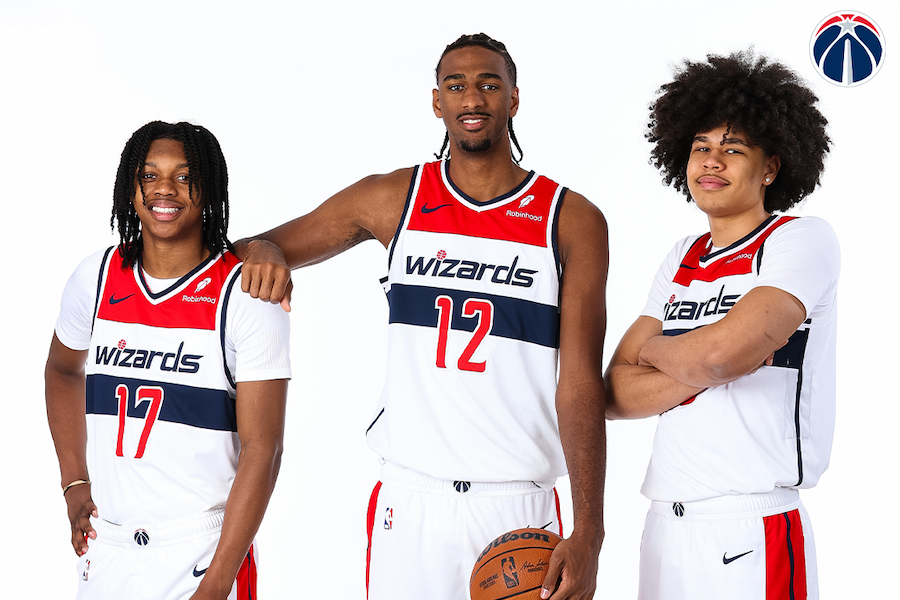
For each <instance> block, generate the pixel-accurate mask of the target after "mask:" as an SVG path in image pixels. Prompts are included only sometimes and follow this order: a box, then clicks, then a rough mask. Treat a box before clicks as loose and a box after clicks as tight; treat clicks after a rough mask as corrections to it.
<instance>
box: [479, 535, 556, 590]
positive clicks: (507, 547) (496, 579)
mask: <svg viewBox="0 0 900 600" xmlns="http://www.w3.org/2000/svg"><path fill="white" fill-rule="evenodd" d="M561 541H562V538H561V537H559V536H558V535H556V534H555V533H552V532H550V531H547V530H546V529H534V528H528V529H516V530H515V531H510V532H508V533H504V534H503V535H501V536H500V537H498V538H497V539H495V540H494V541H492V542H491V543H490V544H488V545H487V548H485V549H484V550H483V551H482V553H481V555H480V556H479V557H478V560H477V561H475V567H474V568H473V569H472V577H471V578H470V579H469V595H470V596H471V597H472V600H504V599H505V598H515V599H516V600H539V598H540V597H541V585H542V584H543V583H544V575H545V574H546V573H547V569H548V568H550V554H551V553H552V552H553V549H554V548H555V547H556V545H557V544H558V543H559V542H561Z"/></svg>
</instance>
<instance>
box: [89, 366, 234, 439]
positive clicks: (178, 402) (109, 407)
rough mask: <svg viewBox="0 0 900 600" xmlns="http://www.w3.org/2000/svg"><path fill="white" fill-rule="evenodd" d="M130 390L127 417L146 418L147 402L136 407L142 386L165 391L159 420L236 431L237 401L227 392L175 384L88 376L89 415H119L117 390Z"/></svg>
mask: <svg viewBox="0 0 900 600" xmlns="http://www.w3.org/2000/svg"><path fill="white" fill-rule="evenodd" d="M122 384H124V385H125V386H127V387H128V409H127V411H126V414H127V416H129V417H136V418H139V419H143V418H146V416H147V409H148V408H149V406H150V402H149V401H148V400H144V401H143V402H141V403H139V404H138V403H137V402H136V400H137V389H138V387H140V386H156V387H161V388H163V401H162V406H161V407H160V411H159V415H158V416H157V420H159V421H167V422H169V423H181V424H183V425H190V426H192V427H200V428H202V429H213V430H216V431H237V417H236V415H235V406H234V399H232V398H231V396H229V395H228V392H226V391H224V390H211V389H208V388H198V387H192V386H189V385H179V384H176V383H163V382H159V381H150V380H145V379H132V378H129V377H113V376H111V375H88V377H87V388H86V391H87V394H86V396H87V402H86V412H87V414H93V415H118V414H119V398H118V396H117V395H116V388H117V387H118V386H119V385H122Z"/></svg>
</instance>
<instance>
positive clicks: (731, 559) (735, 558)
mask: <svg viewBox="0 0 900 600" xmlns="http://www.w3.org/2000/svg"><path fill="white" fill-rule="evenodd" d="M751 552H753V550H747V551H746V552H744V553H743V554H738V555H737V556H732V557H731V558H726V557H725V554H728V553H727V552H726V553H725V554H723V555H722V564H726V565H727V564H728V563H730V562H734V561H736V560H737V559H739V558H740V557H742V556H747V555H748V554H750V553H751Z"/></svg>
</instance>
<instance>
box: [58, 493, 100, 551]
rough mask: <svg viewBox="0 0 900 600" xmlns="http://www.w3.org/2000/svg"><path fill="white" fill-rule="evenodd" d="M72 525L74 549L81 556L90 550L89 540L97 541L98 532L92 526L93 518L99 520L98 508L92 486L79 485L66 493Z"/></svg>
mask: <svg viewBox="0 0 900 600" xmlns="http://www.w3.org/2000/svg"><path fill="white" fill-rule="evenodd" d="M65 498H66V505H67V508H68V513H69V523H70V524H71V525H72V547H73V548H74V549H75V554H77V555H78V556H81V555H82V554H84V553H85V552H87V550H88V543H87V540H88V538H90V539H92V540H95V539H97V532H96V531H94V528H93V527H92V526H91V517H94V518H97V516H98V513H97V506H96V505H95V504H94V501H93V500H92V499H91V484H89V483H86V484H83V485H77V486H75V487H73V488H71V489H69V490H68V491H66V493H65Z"/></svg>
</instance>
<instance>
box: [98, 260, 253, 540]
mask: <svg viewBox="0 0 900 600" xmlns="http://www.w3.org/2000/svg"><path fill="white" fill-rule="evenodd" d="M239 273H240V263H239V261H238V259H237V257H235V256H234V255H232V254H230V253H227V252H226V253H224V254H221V255H219V256H211V257H210V258H209V259H207V260H206V261H204V262H203V263H202V264H201V265H199V266H198V267H197V268H196V269H194V270H193V271H192V272H190V273H189V274H187V275H185V276H184V277H182V278H181V279H180V280H178V282H177V283H175V284H174V285H172V286H171V287H170V288H169V289H167V290H165V291H163V292H161V293H159V294H154V293H152V292H151V291H150V290H149V288H148V287H147V284H146V282H145V281H144V278H143V272H142V270H141V268H140V264H139V263H138V264H136V265H135V266H134V267H133V268H129V269H125V270H123V269H122V259H121V257H120V255H119V253H118V252H117V251H114V250H113V249H110V250H109V251H107V254H106V256H105V257H104V260H103V266H102V267H101V271H100V277H99V281H98V284H97V300H96V308H95V312H94V325H93V330H92V334H91V342H90V348H89V350H88V360H87V366H86V373H87V394H86V396H87V423H88V457H89V462H90V473H91V478H92V480H93V482H94V483H93V486H92V494H93V499H94V501H95V502H96V504H97V506H98V507H100V511H101V514H100V516H101V517H102V518H104V519H105V520H107V521H110V522H113V523H128V522H135V521H141V522H151V523H152V522H159V521H170V520H173V519H178V518H181V517H188V516H195V515H197V514H199V513H201V512H203V511H206V510H209V509H211V508H214V507H219V506H224V505H225V500H226V499H227V497H228V493H229V490H230V489H231V483H232V481H233V479H234V475H235V471H236V468H237V460H238V453H239V449H240V445H239V441H238V435H237V425H236V419H235V383H234V381H233V378H232V376H231V373H230V372H229V370H228V367H227V366H226V364H225V351H224V323H225V318H226V315H225V311H226V307H227V306H228V302H227V298H228V295H229V294H230V293H231V290H232V287H233V286H234V285H235V281H236V278H237V277H238V276H239ZM237 293H240V289H238V290H237Z"/></svg>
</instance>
